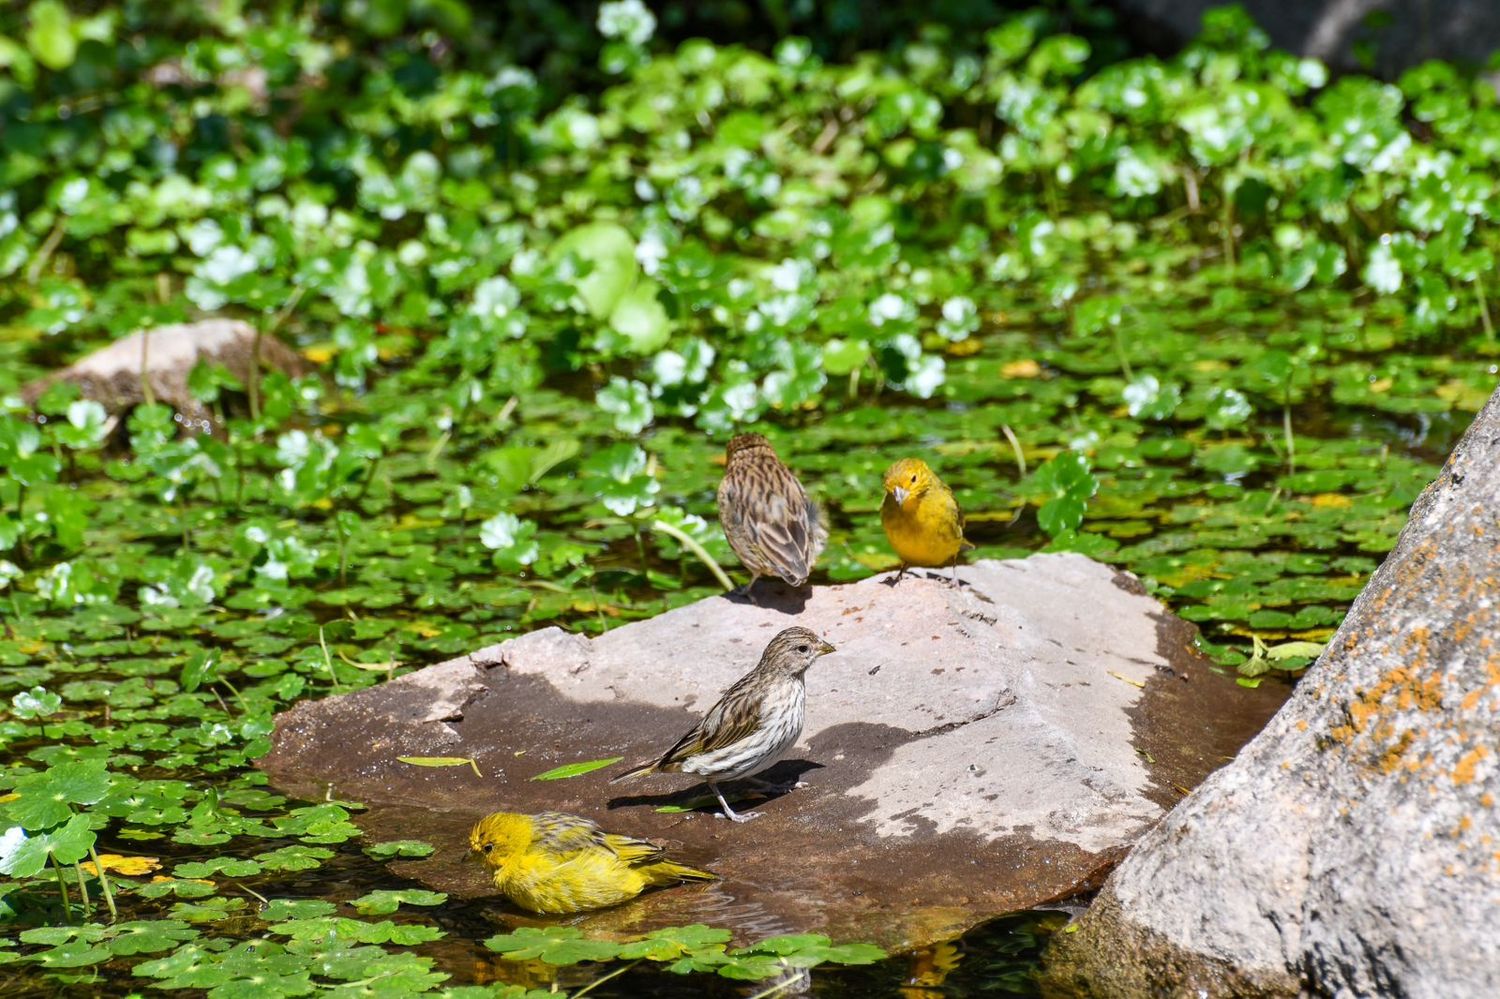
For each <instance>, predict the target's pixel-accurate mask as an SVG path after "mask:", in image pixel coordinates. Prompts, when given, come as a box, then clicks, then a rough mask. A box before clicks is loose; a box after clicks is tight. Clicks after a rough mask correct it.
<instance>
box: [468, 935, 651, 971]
mask: <svg viewBox="0 0 1500 999" xmlns="http://www.w3.org/2000/svg"><path fill="white" fill-rule="evenodd" d="M484 945H485V946H486V947H488V948H489V949H490V950H493V951H496V952H497V953H500V954H504V955H505V956H506V957H507V958H509V959H510V960H512V961H542V962H543V963H546V964H555V965H569V964H579V963H581V962H583V961H612V960H614V959H615V958H616V957H617V956H619V953H620V950H621V948H622V947H623V946H624V945H623V944H618V943H615V942H613V941H610V940H589V939H587V938H585V937H584V936H583V931H582V930H580V929H578V927H576V926H547V927H536V926H523V927H521V928H520V929H518V930H516V931H515V932H514V933H501V934H499V935H497V936H493V937H490V938H489V939H487V940H485V942H484Z"/></svg>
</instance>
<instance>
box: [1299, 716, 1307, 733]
mask: <svg viewBox="0 0 1500 999" xmlns="http://www.w3.org/2000/svg"><path fill="white" fill-rule="evenodd" d="M1297 731H1298V732H1306V731H1307V719H1306V718H1298V719H1297Z"/></svg>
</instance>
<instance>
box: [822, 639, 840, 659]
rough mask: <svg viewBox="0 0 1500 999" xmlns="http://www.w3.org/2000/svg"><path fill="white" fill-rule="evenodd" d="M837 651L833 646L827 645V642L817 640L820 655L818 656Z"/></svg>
mask: <svg viewBox="0 0 1500 999" xmlns="http://www.w3.org/2000/svg"><path fill="white" fill-rule="evenodd" d="M837 651H838V649H836V648H834V647H833V646H832V645H829V644H828V643H827V642H819V643H818V655H820V656H826V655H828V653H830V652H837Z"/></svg>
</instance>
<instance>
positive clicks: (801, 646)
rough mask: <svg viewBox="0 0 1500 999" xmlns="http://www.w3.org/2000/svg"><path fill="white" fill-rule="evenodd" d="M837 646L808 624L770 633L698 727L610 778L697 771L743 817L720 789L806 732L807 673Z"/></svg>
mask: <svg viewBox="0 0 1500 999" xmlns="http://www.w3.org/2000/svg"><path fill="white" fill-rule="evenodd" d="M832 651H834V648H833V646H832V645H829V644H828V643H827V642H825V641H823V640H822V639H821V638H819V637H818V636H817V635H815V634H814V633H813V632H811V631H809V630H807V629H806V628H788V629H786V630H785V631H783V632H781V633H780V634H778V635H777V636H776V637H775V638H773V639H771V642H770V644H768V645H767V646H766V649H765V651H764V652H762V653H761V656H760V662H759V663H757V664H756V667H755V668H754V669H753V670H751V671H750V672H749V673H746V674H745V675H744V676H742V677H740V678H739V679H738V680H736V681H735V682H734V685H733V686H731V687H730V688H729V689H728V690H726V691H724V694H723V696H721V697H720V698H719V700H718V703H716V704H715V705H714V706H713V707H711V708H709V709H708V714H706V715H704V716H703V720H702V721H700V722H699V723H698V724H697V725H696V726H694V727H693V730H692V731H691V732H689V733H688V734H687V735H685V736H683V737H682V738H681V739H678V740H677V744H676V745H674V746H673V747H672V748H671V749H669V750H667V751H666V752H665V753H664V754H662V757H661V758H660V759H658V760H655V761H653V762H651V763H646V764H643V765H641V766H638V767H635V768H633V769H631V770H629V771H628V772H626V773H623V774H621V775H620V776H618V777H616V778H614V780H611V781H610V783H611V784H613V783H616V782H617V781H622V780H629V779H630V778H631V777H640V776H643V775H645V774H650V773H660V772H666V773H688V774H697V775H698V776H700V777H702V778H703V779H704V781H705V782H706V783H707V784H708V789H709V790H710V791H712V792H713V793H714V797H716V798H718V799H719V804H720V805H722V806H723V807H724V817H725V818H726V819H730V820H732V821H734V822H744V821H746V820H747V819H752V818H754V817H755V815H756V813H755V812H746V813H745V814H744V815H739V814H736V812H735V811H734V809H732V808H730V807H729V802H727V801H725V800H724V795H723V794H721V793H720V792H719V784H720V783H722V782H725V781H731V780H738V779H739V778H741V777H749V776H750V775H751V774H754V773H756V772H757V771H760V770H764V769H765V768H766V767H769V766H770V765H771V764H773V763H775V762H776V761H777V760H779V759H781V755H782V754H783V753H785V752H786V751H787V750H788V749H790V748H792V745H793V744H794V743H795V742H796V741H797V738H798V736H800V735H801V734H802V717H803V706H804V703H805V701H806V696H807V692H806V687H805V686H804V684H803V676H804V674H806V673H807V669H808V667H809V666H811V665H812V664H813V663H814V662H815V661H816V660H817V658H818V657H819V656H822V655H827V654H828V653H830V652H832Z"/></svg>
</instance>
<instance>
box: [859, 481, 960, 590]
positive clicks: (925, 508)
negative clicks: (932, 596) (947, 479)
mask: <svg viewBox="0 0 1500 999" xmlns="http://www.w3.org/2000/svg"><path fill="white" fill-rule="evenodd" d="M880 523H881V524H882V525H884V527H885V536H886V537H887V538H889V539H890V541H891V547H892V548H894V549H896V555H897V556H898V557H899V558H900V559H901V571H900V572H899V573H897V574H896V579H897V581H899V580H900V579H901V577H902V576H903V575H905V574H906V570H907V569H908V568H910V567H911V566H914V565H924V566H944V565H948V564H950V563H951V564H952V565H953V581H954V582H955V583H956V582H958V556H959V553H960V552H963V551H965V550H967V549H972V548H973V547H974V546H973V545H971V544H970V543H969V542H967V541H965V540H964V515H963V514H962V513H959V511H958V501H957V500H955V499H954V498H953V490H951V489H949V488H948V487H947V486H946V485H944V484H943V480H942V479H940V478H938V477H937V473H936V472H934V471H933V470H932V469H930V468H928V467H927V463H926V462H925V461H922V460H921V459H920V458H902V459H901V460H900V461H898V462H896V463H895V464H894V465H892V466H891V467H890V468H889V469H887V470H886V473H885V500H884V501H883V502H881V504H880Z"/></svg>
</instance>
